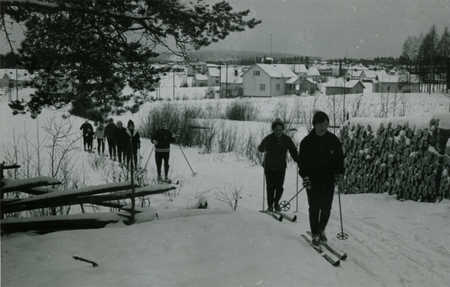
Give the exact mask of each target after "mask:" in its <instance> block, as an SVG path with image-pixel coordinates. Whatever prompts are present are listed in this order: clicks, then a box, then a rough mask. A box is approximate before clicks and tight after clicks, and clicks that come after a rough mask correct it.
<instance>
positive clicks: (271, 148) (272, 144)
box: [258, 133, 297, 170]
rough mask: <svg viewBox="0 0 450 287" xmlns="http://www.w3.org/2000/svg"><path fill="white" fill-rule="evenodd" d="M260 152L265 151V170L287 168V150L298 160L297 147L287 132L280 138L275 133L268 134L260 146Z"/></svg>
mask: <svg viewBox="0 0 450 287" xmlns="http://www.w3.org/2000/svg"><path fill="white" fill-rule="evenodd" d="M258 150H259V151H260V152H265V155H264V162H263V166H264V169H265V170H281V169H286V152H287V151H288V150H289V153H290V154H291V157H292V158H293V159H294V160H295V161H297V149H296V148H295V144H294V143H293V142H292V139H291V138H290V137H288V136H287V135H285V134H282V135H281V136H280V137H279V138H278V137H276V136H275V134H274V133H271V134H270V135H268V136H266V137H265V138H264V139H263V141H262V142H261V144H260V145H259V146H258Z"/></svg>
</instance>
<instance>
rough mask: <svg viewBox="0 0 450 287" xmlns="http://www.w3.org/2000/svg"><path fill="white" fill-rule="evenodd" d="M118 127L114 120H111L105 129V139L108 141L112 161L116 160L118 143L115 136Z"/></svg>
mask: <svg viewBox="0 0 450 287" xmlns="http://www.w3.org/2000/svg"><path fill="white" fill-rule="evenodd" d="M116 130H117V127H116V125H115V124H114V121H113V119H109V121H108V124H107V125H106V127H105V137H106V139H107V140H108V151H109V157H110V158H111V159H112V160H115V159H116V154H117V143H116V141H115V134H116V132H117V131H116Z"/></svg>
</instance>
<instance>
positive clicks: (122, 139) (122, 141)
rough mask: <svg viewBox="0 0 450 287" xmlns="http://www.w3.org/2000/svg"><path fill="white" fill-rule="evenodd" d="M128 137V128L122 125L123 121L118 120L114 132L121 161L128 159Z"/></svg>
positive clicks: (118, 156)
mask: <svg viewBox="0 0 450 287" xmlns="http://www.w3.org/2000/svg"><path fill="white" fill-rule="evenodd" d="M127 138H128V136H127V129H126V128H124V127H123V126H122V122H121V121H118V122H117V128H116V130H115V133H114V142H116V144H117V158H118V160H119V163H122V162H125V160H126V149H127V146H128V143H127Z"/></svg>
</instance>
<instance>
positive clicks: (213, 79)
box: [208, 64, 220, 87]
mask: <svg viewBox="0 0 450 287" xmlns="http://www.w3.org/2000/svg"><path fill="white" fill-rule="evenodd" d="M219 67H220V66H218V65H212V64H208V87H215V86H220V70H219V69H220V68H219Z"/></svg>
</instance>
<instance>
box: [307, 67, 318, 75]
mask: <svg viewBox="0 0 450 287" xmlns="http://www.w3.org/2000/svg"><path fill="white" fill-rule="evenodd" d="M308 76H310V77H315V76H320V72H319V70H318V69H317V68H316V67H310V68H309V69H308Z"/></svg>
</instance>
